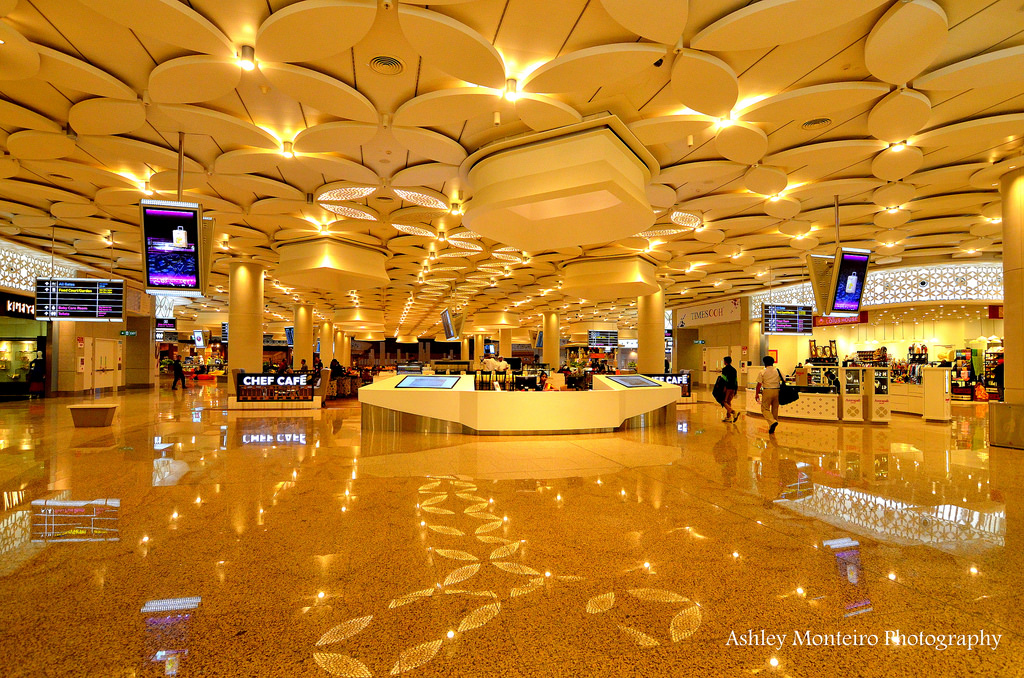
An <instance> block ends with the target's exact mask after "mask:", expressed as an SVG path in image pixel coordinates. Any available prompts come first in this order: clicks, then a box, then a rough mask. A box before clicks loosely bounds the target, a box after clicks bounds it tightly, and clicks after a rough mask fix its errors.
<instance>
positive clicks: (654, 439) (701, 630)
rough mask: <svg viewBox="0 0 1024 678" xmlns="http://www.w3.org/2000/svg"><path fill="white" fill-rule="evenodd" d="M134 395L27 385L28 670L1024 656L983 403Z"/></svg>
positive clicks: (885, 670) (511, 668) (674, 672)
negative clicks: (451, 423) (605, 403)
mask: <svg viewBox="0 0 1024 678" xmlns="http://www.w3.org/2000/svg"><path fill="white" fill-rule="evenodd" d="M115 399H116V401H117V402H119V403H120V405H121V407H120V408H119V411H118V414H117V417H116V419H115V425H114V427H113V428H110V429H74V428H72V426H71V418H70V416H69V414H68V411H67V409H66V405H68V404H70V403H73V402H79V401H81V399H70V398H65V399H50V400H45V401H35V402H31V403H24V402H22V403H2V404H0V489H2V491H3V502H4V503H3V506H2V508H3V512H2V513H0V620H3V621H2V623H0V666H2V667H3V668H2V669H0V672H2V675H4V676H165V675H178V676H322V677H325V676H331V675H334V676H350V677H356V676H386V675H399V674H405V673H408V674H410V675H423V676H689V675H693V676H718V675H722V676H743V675H755V674H758V675H767V676H772V675H778V676H823V675H832V674H836V675H850V676H918V675H920V676H964V675H979V676H1017V675H1022V673H1024V650H1022V647H1024V646H1022V644H1021V633H1022V631H1024V606H1022V602H1024V601H1022V598H1024V586H1022V583H1024V582H1022V579H1024V548H1022V546H1024V458H1022V457H1021V454H1020V453H1018V452H1012V451H1007V450H1001V449H998V448H992V449H989V448H988V447H987V444H986V439H987V433H986V429H985V419H984V415H985V411H984V407H983V406H981V409H977V410H976V409H975V408H974V407H970V406H958V407H957V408H955V415H956V417H955V419H954V421H953V422H951V423H949V424H938V423H927V424H926V423H923V422H922V421H921V420H920V418H917V417H909V416H896V417H895V419H894V421H893V422H892V424H891V425H890V426H887V427H883V426H875V427H872V426H865V425H848V426H841V425H825V424H811V423H798V422H791V421H784V422H783V423H782V424H781V425H780V426H779V430H778V432H777V433H776V435H775V436H774V437H772V438H769V437H768V436H767V431H766V427H765V425H764V422H763V421H761V420H760V419H757V418H747V417H743V418H741V419H740V421H739V423H738V424H735V425H733V424H723V423H721V422H720V421H719V419H720V418H721V410H719V409H717V408H714V407H712V406H710V405H705V404H700V405H686V406H680V408H679V413H678V422H677V424H676V425H675V426H672V427H665V428H660V429H657V430H645V431H630V432H624V433H611V434H594V435H580V436H545V437H518V436H517V437H474V436H461V435H448V436H440V435H434V436H426V435H414V434H378V435H369V434H368V435H366V436H361V435H360V421H359V409H358V407H357V405H356V403H354V402H349V403H345V404H343V405H342V406H341V407H338V408H332V409H327V410H323V411H318V412H314V413H308V414H302V413H288V414H282V415H281V416H276V415H274V414H270V415H267V414H252V413H234V412H226V411H224V410H222V409H220V408H221V407H222V406H223V403H225V402H226V397H225V394H224V393H223V392H221V391H220V390H219V389H218V388H217V387H203V388H201V389H196V390H191V391H188V392H185V393H182V392H181V391H176V392H172V391H170V390H169V389H167V388H166V385H165V387H164V388H161V389H160V390H159V391H154V392H148V393H131V394H129V395H124V396H118V397H116V398H115ZM508 416H510V417H514V416H515V413H514V412H509V413H508ZM43 500H48V501H46V502H45V503H44V502H43ZM33 502H36V503H35V504H33ZM872 642H874V644H872Z"/></svg>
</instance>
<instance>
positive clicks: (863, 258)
mask: <svg viewBox="0 0 1024 678" xmlns="http://www.w3.org/2000/svg"><path fill="white" fill-rule="evenodd" d="M869 256H870V252H868V251H867V250H854V249H850V248H846V247H841V248H839V249H838V250H837V251H836V259H835V260H836V264H835V270H834V273H833V283H832V306H831V309H830V313H843V314H850V313H858V312H860V301H861V297H862V296H863V294H864V282H865V280H866V279H867V275H868V258H869Z"/></svg>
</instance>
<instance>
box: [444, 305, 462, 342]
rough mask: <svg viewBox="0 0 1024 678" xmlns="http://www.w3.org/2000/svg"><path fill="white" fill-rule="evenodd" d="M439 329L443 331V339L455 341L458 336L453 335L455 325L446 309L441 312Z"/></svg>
mask: <svg viewBox="0 0 1024 678" xmlns="http://www.w3.org/2000/svg"><path fill="white" fill-rule="evenodd" d="M441 327H442V328H443V329H444V338H445V339H455V338H457V337H458V336H459V335H458V334H456V333H455V325H454V324H453V323H452V313H451V311H449V310H448V309H447V308H446V309H444V310H443V311H441Z"/></svg>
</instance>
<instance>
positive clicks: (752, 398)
mask: <svg viewBox="0 0 1024 678" xmlns="http://www.w3.org/2000/svg"><path fill="white" fill-rule="evenodd" d="M756 394H757V390H756V389H753V388H748V389H747V414H756V415H758V416H760V415H761V403H759V402H757V400H756ZM779 417H786V418H789V419H809V420H811V421H839V395H838V394H836V393H801V394H800V397H799V398H798V399H797V400H796V402H792V403H790V404H789V405H780V406H779Z"/></svg>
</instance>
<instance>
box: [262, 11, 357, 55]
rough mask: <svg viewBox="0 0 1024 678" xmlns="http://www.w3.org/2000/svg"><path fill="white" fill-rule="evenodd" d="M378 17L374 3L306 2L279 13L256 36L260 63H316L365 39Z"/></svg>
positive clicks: (269, 19)
mask: <svg viewBox="0 0 1024 678" xmlns="http://www.w3.org/2000/svg"><path fill="white" fill-rule="evenodd" d="M376 16H377V3H376V2H372V1H371V0H305V1H304V2H296V3H295V4H292V5H288V6H287V7H285V8H284V9H280V10H278V11H276V12H274V13H273V14H271V15H270V17H269V18H268V19H267V20H266V21H264V22H263V25H262V26H260V30H259V32H258V33H257V34H256V58H257V59H259V60H260V61H264V62H266V61H315V60H317V59H324V58H326V57H329V56H333V55H335V54H338V53H340V52H344V51H345V50H347V49H348V48H349V47H351V46H352V45H354V44H356V43H357V42H359V41H360V40H362V39H363V36H365V35H366V34H367V33H368V32H369V30H370V27H371V26H373V21H374V19H375V18H376Z"/></svg>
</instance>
